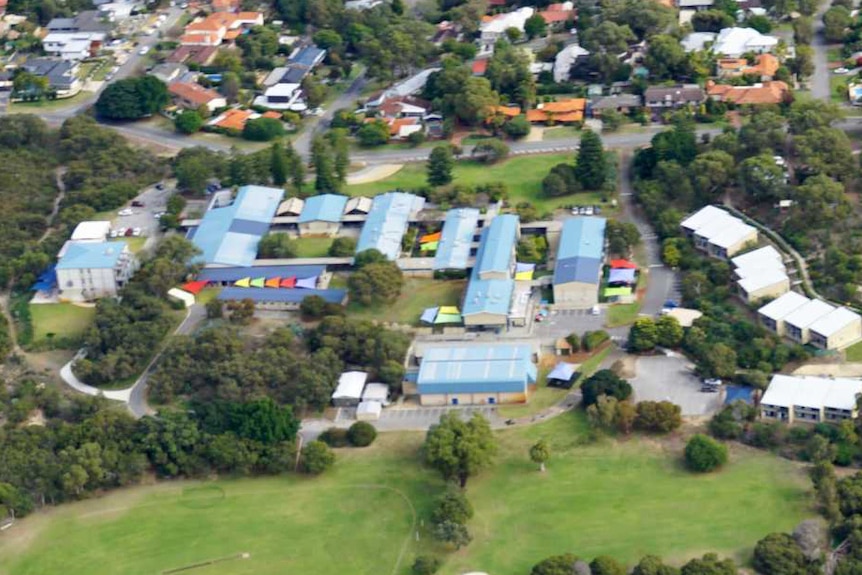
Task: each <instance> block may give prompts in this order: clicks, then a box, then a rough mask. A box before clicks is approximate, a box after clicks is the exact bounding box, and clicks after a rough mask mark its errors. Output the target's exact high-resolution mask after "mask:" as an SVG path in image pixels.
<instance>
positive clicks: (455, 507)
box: [431, 483, 473, 525]
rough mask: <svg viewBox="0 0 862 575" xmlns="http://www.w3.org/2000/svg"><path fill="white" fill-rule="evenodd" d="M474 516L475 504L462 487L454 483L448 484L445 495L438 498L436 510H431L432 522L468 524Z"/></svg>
mask: <svg viewBox="0 0 862 575" xmlns="http://www.w3.org/2000/svg"><path fill="white" fill-rule="evenodd" d="M472 517H473V506H472V505H470V502H469V501H468V500H467V496H466V495H465V494H464V491H463V490H462V489H458V487H457V486H456V485H454V484H453V483H448V484H447V485H446V490H445V491H444V492H443V495H441V496H440V498H439V499H438V500H437V504H436V505H435V507H434V510H433V511H432V512H431V522H432V523H435V524H437V523H445V522H446V521H451V522H453V523H461V524H462V525H466V523H467V521H469V520H470V519H471V518H472Z"/></svg>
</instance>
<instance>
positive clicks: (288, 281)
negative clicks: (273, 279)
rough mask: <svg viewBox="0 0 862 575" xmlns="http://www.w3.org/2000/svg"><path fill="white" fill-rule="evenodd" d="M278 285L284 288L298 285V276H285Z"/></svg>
mask: <svg viewBox="0 0 862 575" xmlns="http://www.w3.org/2000/svg"><path fill="white" fill-rule="evenodd" d="M278 285H279V287H283V288H293V287H296V276H290V277H289V278H284V279H283V280H281V283H280V284H278Z"/></svg>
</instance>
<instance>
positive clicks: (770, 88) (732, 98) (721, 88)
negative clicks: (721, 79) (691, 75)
mask: <svg viewBox="0 0 862 575" xmlns="http://www.w3.org/2000/svg"><path fill="white" fill-rule="evenodd" d="M707 93H708V94H709V95H710V96H714V97H717V98H719V99H720V100H721V101H723V102H733V103H735V104H740V105H746V104H748V105H763V104H781V103H782V102H784V101H785V100H786V99H787V97H788V95H789V94H790V88H789V87H788V85H787V84H785V83H784V82H781V81H780V80H773V81H771V82H763V83H762V84H755V85H754V86H730V85H728V84H715V83H707Z"/></svg>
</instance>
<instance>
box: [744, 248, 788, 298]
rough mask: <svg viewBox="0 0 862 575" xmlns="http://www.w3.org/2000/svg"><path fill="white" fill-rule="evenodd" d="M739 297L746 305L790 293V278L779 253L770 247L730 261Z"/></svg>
mask: <svg viewBox="0 0 862 575" xmlns="http://www.w3.org/2000/svg"><path fill="white" fill-rule="evenodd" d="M731 263H732V264H733V265H734V266H735V269H734V275H735V276H736V278H737V279H736V283H737V286H738V287H739V295H740V296H741V297H742V299H743V300H745V301H746V302H748V303H754V302H756V301H759V300H762V299H766V298H769V299H772V298H776V297H779V296H781V295H784V294H785V293H787V292H788V291H790V278H789V277H788V275H787V269H786V268H785V267H784V259H783V258H782V256H781V253H780V252H779V251H778V250H776V249H775V248H773V247H772V246H766V247H762V248H759V249H756V250H754V251H750V252H747V253H745V254H742V255H740V256H736V257H735V258H733V259H732V260H731Z"/></svg>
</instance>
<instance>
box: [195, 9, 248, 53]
mask: <svg viewBox="0 0 862 575" xmlns="http://www.w3.org/2000/svg"><path fill="white" fill-rule="evenodd" d="M262 25H263V14H261V13H260V12H240V13H238V14H232V13H230V12H215V13H213V14H210V15H209V16H207V17H206V18H204V19H203V20H197V21H195V22H192V23H191V24H189V25H187V26H186V28H185V31H184V34H183V35H182V36H181V37H180V44H182V45H186V46H218V45H219V44H221V43H222V42H223V41H225V40H228V41H232V40H235V39H236V38H237V37H238V36H239V35H240V34H241V33H242V31H243V30H245V29H248V28H251V27H252V26H262Z"/></svg>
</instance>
